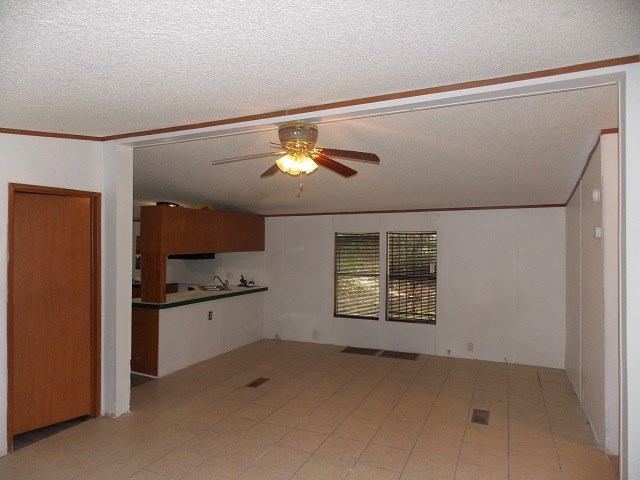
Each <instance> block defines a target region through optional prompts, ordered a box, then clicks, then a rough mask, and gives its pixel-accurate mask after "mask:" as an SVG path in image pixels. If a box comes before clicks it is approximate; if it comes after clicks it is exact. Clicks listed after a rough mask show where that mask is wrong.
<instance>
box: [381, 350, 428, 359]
mask: <svg viewBox="0 0 640 480" xmlns="http://www.w3.org/2000/svg"><path fill="white" fill-rule="evenodd" d="M380 356H381V357H386V358H399V359H401V360H417V359H418V357H419V356H420V354H419V353H409V352H394V351H393V350H383V351H382V353H381V354H380Z"/></svg>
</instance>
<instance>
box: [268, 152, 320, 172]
mask: <svg viewBox="0 0 640 480" xmlns="http://www.w3.org/2000/svg"><path fill="white" fill-rule="evenodd" d="M276 165H278V168H279V169H280V170H282V171H283V172H284V173H288V174H289V175H300V174H301V173H306V174H309V173H311V172H313V171H315V170H316V169H317V168H318V164H316V162H314V161H313V160H312V159H311V158H310V157H309V156H308V155H304V154H297V153H288V154H287V155H285V156H283V157H280V158H279V159H278V160H276Z"/></svg>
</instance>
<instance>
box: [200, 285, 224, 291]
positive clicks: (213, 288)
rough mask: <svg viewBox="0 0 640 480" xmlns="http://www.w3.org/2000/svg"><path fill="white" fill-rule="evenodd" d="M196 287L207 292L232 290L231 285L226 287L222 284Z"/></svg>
mask: <svg viewBox="0 0 640 480" xmlns="http://www.w3.org/2000/svg"><path fill="white" fill-rule="evenodd" d="M196 288H197V289H198V290H203V291H205V292H219V291H222V290H230V288H229V287H224V286H222V285H196Z"/></svg>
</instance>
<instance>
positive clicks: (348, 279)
mask: <svg viewBox="0 0 640 480" xmlns="http://www.w3.org/2000/svg"><path fill="white" fill-rule="evenodd" d="M335 241H336V250H335V254H336V268H335V312H334V314H335V315H336V316H342V317H357V318H373V319H376V320H377V319H378V318H379V315H380V234H378V233H336V240H335Z"/></svg>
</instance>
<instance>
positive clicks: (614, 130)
mask: <svg viewBox="0 0 640 480" xmlns="http://www.w3.org/2000/svg"><path fill="white" fill-rule="evenodd" d="M610 133H618V129H617V128H604V129H602V130H600V134H599V135H598V138H597V139H596V143H595V144H594V145H593V148H592V149H591V151H590V152H589V155H588V156H587V160H586V161H585V162H584V167H582V172H580V176H579V177H578V180H577V181H576V184H575V186H574V187H573V190H571V193H570V194H569V198H567V201H566V202H565V203H564V206H565V207H566V206H567V205H569V202H570V201H571V199H572V198H573V195H574V194H575V193H576V190H578V186H580V181H581V180H582V177H584V174H585V172H586V171H587V168H589V164H590V163H591V157H593V154H594V153H596V149H597V148H598V145H600V137H602V135H608V134H610Z"/></svg>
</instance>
